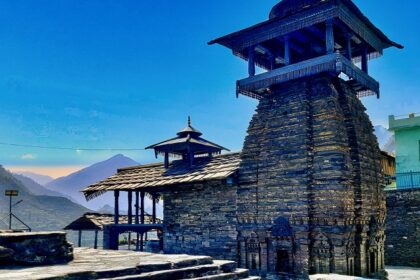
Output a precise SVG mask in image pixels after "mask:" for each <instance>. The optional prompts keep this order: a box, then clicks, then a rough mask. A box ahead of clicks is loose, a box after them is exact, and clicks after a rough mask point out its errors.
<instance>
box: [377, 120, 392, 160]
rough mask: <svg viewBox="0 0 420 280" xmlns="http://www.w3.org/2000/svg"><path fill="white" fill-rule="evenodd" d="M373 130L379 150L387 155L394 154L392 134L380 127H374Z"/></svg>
mask: <svg viewBox="0 0 420 280" xmlns="http://www.w3.org/2000/svg"><path fill="white" fill-rule="evenodd" d="M374 129H375V131H374V132H375V135H376V138H377V139H378V143H379V148H380V149H381V150H383V151H386V152H388V153H391V154H395V139H394V134H393V133H392V132H390V131H389V130H388V129H387V128H385V127H384V126H382V125H376V126H375V127H374Z"/></svg>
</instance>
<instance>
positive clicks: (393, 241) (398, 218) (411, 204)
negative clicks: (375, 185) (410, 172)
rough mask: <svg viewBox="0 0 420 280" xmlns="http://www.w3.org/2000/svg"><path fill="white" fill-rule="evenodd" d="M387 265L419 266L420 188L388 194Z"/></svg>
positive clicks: (394, 191) (389, 192)
mask: <svg viewBox="0 0 420 280" xmlns="http://www.w3.org/2000/svg"><path fill="white" fill-rule="evenodd" d="M386 202H387V211H388V212H387V218H386V242H385V244H386V246H385V262H386V264H387V265H395V266H416V267H420V189H411V190H393V191H388V192H386Z"/></svg>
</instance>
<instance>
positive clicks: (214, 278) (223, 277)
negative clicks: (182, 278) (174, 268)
mask: <svg viewBox="0 0 420 280" xmlns="http://www.w3.org/2000/svg"><path fill="white" fill-rule="evenodd" d="M248 277H249V271H248V269H243V268H238V269H236V270H235V271H233V272H229V273H220V274H217V275H209V276H202V277H197V278H190V280H237V279H247V278H248Z"/></svg>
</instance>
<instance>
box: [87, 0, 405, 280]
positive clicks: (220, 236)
mask: <svg viewBox="0 0 420 280" xmlns="http://www.w3.org/2000/svg"><path fill="white" fill-rule="evenodd" d="M210 44H220V45H222V46H225V47H227V48H229V49H231V50H232V52H233V54H234V55H236V56H239V57H240V58H242V59H244V60H246V61H247V62H248V69H249V76H248V77H246V78H244V79H240V80H238V81H237V82H236V85H237V86H236V90H237V92H236V93H237V95H245V96H248V97H250V98H255V99H258V100H259V104H258V107H257V109H256V113H255V115H254V116H253V118H252V120H251V123H250V125H249V128H248V134H247V136H246V139H245V142H244V146H243V150H242V152H239V153H225V154H224V153H222V151H223V150H226V148H224V147H222V146H220V145H218V144H215V143H212V142H210V141H208V140H206V139H204V138H203V135H202V133H201V132H199V131H198V130H197V129H195V128H193V127H192V124H191V120H188V124H187V127H186V128H185V129H183V130H182V131H180V132H179V133H178V134H177V136H176V137H175V138H172V139H169V140H167V141H164V142H160V143H158V144H156V145H152V146H150V147H148V148H150V149H154V151H155V154H156V155H157V156H159V155H162V156H163V158H164V160H163V161H164V162H163V163H158V164H150V165H142V166H136V167H129V168H125V169H121V170H119V171H118V173H117V174H116V175H114V176H112V177H110V178H108V179H106V180H104V181H101V182H98V183H97V184H95V185H92V186H89V187H87V188H86V189H85V190H84V193H85V195H86V198H87V199H92V198H95V197H97V196H99V195H100V194H102V193H104V192H107V191H113V192H114V193H115V198H116V199H115V209H116V213H115V223H114V224H112V225H108V226H106V227H105V228H104V232H105V233H106V234H105V236H106V238H105V239H106V240H105V243H106V246H107V247H108V248H111V249H115V248H117V247H118V246H117V240H118V234H120V233H123V232H128V231H130V232H136V233H139V235H140V237H141V239H142V236H143V235H144V234H145V233H146V232H148V231H150V230H157V231H158V232H162V236H163V237H162V246H163V251H164V252H165V253H187V254H199V255H210V256H212V257H215V258H219V259H220V258H221V259H228V260H234V261H237V262H238V264H239V266H240V267H244V268H248V269H250V270H251V271H252V272H253V273H254V274H256V275H260V276H263V277H267V279H283V278H282V277H286V278H285V279H287V277H289V278H291V279H306V278H307V277H308V275H309V274H317V273H337V274H345V275H358V276H379V275H381V273H383V272H384V249H385V248H384V240H385V233H384V230H385V228H384V224H385V215H386V213H385V212H386V209H385V197H384V193H383V186H384V178H383V174H382V168H381V154H380V150H379V148H378V143H377V140H376V137H375V136H374V134H373V127H372V124H371V122H370V120H369V117H368V115H367V114H366V112H365V108H364V106H363V105H362V103H361V101H360V98H362V97H365V96H368V95H375V96H377V97H378V98H379V96H380V89H379V83H378V82H377V81H376V80H375V79H374V77H371V76H370V75H369V72H368V61H369V60H370V59H374V58H377V57H380V56H381V55H382V54H383V51H384V49H386V48H389V47H397V48H402V46H401V45H399V44H397V43H395V42H393V41H391V40H390V39H388V37H387V36H385V35H384V33H382V32H381V31H380V30H379V29H378V28H377V27H375V26H374V25H373V23H372V22H370V21H369V19H368V18H367V17H366V16H364V15H363V14H362V12H361V11H360V10H359V9H358V8H357V7H356V6H355V4H354V3H353V2H352V1H350V0H283V1H281V2H280V3H279V4H277V5H276V6H274V7H273V9H272V10H271V12H270V14H269V19H268V20H267V21H264V22H262V23H259V24H257V25H254V26H251V27H249V28H246V29H243V30H240V31H238V32H235V33H232V34H229V35H226V36H224V37H221V38H219V39H216V40H213V41H211V42H210ZM257 67H258V68H259V71H257V70H256V68H257ZM171 157H172V159H173V160H172V161H171V160H170V159H171ZM121 192H127V193H128V195H127V197H128V201H129V205H130V206H129V210H128V222H127V224H121V223H119V219H118V216H119V213H118V209H119V207H118V205H119V204H118V201H119V199H120V193H121ZM133 194H134V196H135V205H136V207H135V209H136V210H135V213H133V211H132V200H133ZM145 195H149V196H151V197H152V198H153V201H154V202H155V201H156V198H157V197H162V198H163V209H164V219H163V222H162V223H161V224H158V223H156V222H152V223H151V224H145V223H144V211H143V208H144V207H140V209H142V212H141V213H139V212H138V209H139V207H138V206H139V204H143V202H144V197H145ZM154 204H155V203H154ZM152 216H153V219H152V220H153V221H155V220H156V214H155V211H154V213H153V215H152Z"/></svg>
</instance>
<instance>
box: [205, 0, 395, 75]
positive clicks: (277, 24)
mask: <svg viewBox="0 0 420 280" xmlns="http://www.w3.org/2000/svg"><path fill="white" fill-rule="evenodd" d="M293 1H295V0H293ZM289 2H290V1H289ZM295 2H296V1H295ZM306 2H308V1H306ZM309 2H316V5H306V6H304V8H302V9H300V10H299V11H298V12H296V13H293V14H291V15H287V16H283V17H278V16H275V17H272V18H271V19H269V20H267V21H264V22H262V23H259V24H256V25H254V26H251V27H249V28H246V29H243V30H240V31H238V32H234V33H231V34H229V35H226V36H223V37H220V38H218V39H215V40H213V41H210V42H209V44H216V43H217V44H221V45H223V46H225V47H227V48H230V49H232V51H233V53H234V54H235V55H237V56H239V57H242V58H244V59H247V56H248V54H247V49H248V48H249V47H255V46H260V49H261V50H260V53H261V54H262V57H264V55H265V52H267V51H273V50H276V49H281V46H282V42H281V38H282V36H285V35H289V34H292V35H293V36H295V37H296V40H297V41H299V40H300V41H301V44H302V45H304V44H305V42H304V41H305V40H306V39H305V38H308V39H307V41H308V42H313V41H314V40H313V38H316V37H317V36H320V35H321V36H323V35H322V33H323V30H322V28H323V26H322V25H321V24H322V23H324V22H326V21H329V20H333V21H335V22H336V24H337V26H338V27H340V28H342V29H343V30H348V31H351V32H352V33H353V34H354V38H353V40H354V43H355V44H354V56H353V57H354V59H355V60H357V59H360V56H361V51H362V49H361V45H363V42H366V43H367V44H368V45H369V50H368V52H369V56H370V58H373V57H377V56H380V55H381V54H382V53H383V50H384V49H386V48H389V47H392V46H394V47H397V48H403V46H402V45H400V44H398V43H396V42H394V41H392V40H390V39H389V38H388V37H387V36H386V35H385V34H384V33H383V32H382V31H381V30H379V29H378V28H377V27H376V26H375V25H374V24H373V23H372V22H371V21H370V20H369V19H368V18H367V17H366V16H364V15H363V13H362V12H361V11H360V10H359V8H357V6H356V5H354V3H353V2H352V1H350V0H325V1H309ZM318 2H321V4H319V3H318ZM280 4H282V2H281V3H280ZM280 4H279V5H280ZM297 51H299V49H297ZM256 63H257V64H258V65H259V66H260V67H262V68H264V69H269V68H270V67H269V63H268V62H266V61H264V59H258V58H256Z"/></svg>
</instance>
